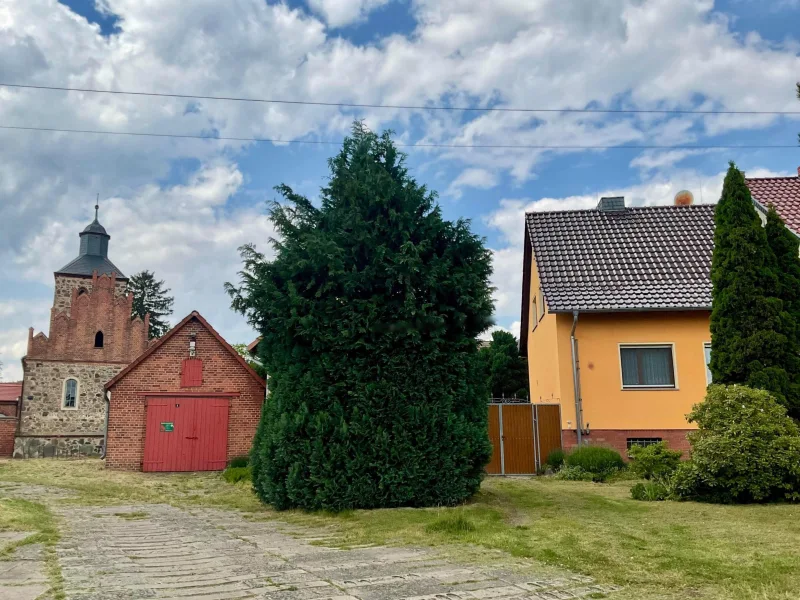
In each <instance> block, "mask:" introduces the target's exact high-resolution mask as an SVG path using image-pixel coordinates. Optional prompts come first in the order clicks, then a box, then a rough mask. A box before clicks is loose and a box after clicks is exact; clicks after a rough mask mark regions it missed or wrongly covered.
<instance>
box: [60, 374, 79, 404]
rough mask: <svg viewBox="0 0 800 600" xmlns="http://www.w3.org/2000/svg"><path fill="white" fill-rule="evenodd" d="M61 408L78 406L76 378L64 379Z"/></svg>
mask: <svg viewBox="0 0 800 600" xmlns="http://www.w3.org/2000/svg"><path fill="white" fill-rule="evenodd" d="M61 408H78V380H77V379H72V378H69V379H67V380H66V381H64V397H63V399H62V401H61Z"/></svg>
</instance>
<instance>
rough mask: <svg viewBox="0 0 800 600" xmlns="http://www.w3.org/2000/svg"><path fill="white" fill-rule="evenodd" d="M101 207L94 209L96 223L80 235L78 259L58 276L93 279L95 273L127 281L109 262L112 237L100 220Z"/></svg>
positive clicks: (96, 206) (90, 224)
mask: <svg viewBox="0 0 800 600" xmlns="http://www.w3.org/2000/svg"><path fill="white" fill-rule="evenodd" d="M99 208H100V207H99V206H98V205H95V207H94V221H92V222H91V223H89V224H88V225H87V226H86V228H85V229H84V230H83V231H82V232H81V233H80V234H78V235H79V237H80V238H81V245H80V249H79V251H78V258H76V259H75V260H73V261H71V262H70V263H69V264H67V265H65V266H63V267H61V268H60V269H59V270H58V271H56V273H55V274H56V275H78V276H83V277H86V276H88V277H91V276H92V275H93V274H94V272H95V271H97V274H98V275H111V273H116V274H117V279H121V280H127V279H128V278H127V277H125V275H123V274H122V271H120V270H119V269H118V268H117V267H116V266H115V265H114V263H112V262H111V261H110V260H108V240H110V239H111V236H110V235H108V233H107V232H106V228H105V227H103V226H102V225H101V224H100V221H99V220H98V212H99Z"/></svg>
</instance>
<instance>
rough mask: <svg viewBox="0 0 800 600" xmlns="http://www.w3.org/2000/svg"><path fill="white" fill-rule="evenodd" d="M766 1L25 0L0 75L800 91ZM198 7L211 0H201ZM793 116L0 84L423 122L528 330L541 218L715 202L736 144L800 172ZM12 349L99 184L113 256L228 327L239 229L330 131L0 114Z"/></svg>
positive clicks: (656, 93) (796, 57)
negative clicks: (528, 282)
mask: <svg viewBox="0 0 800 600" xmlns="http://www.w3.org/2000/svg"><path fill="white" fill-rule="evenodd" d="M764 4H765V3H763V2H756V1H755V0H727V1H718V2H713V1H712V0H598V1H595V2H591V3H589V2H588V1H587V2H586V3H584V2H582V1H581V2H573V3H563V2H558V1H557V0H496V1H495V2H491V3H487V2H481V1H479V0H474V1H473V0H291V1H289V2H286V3H276V2H265V1H263V0H242V1H241V2H239V3H219V2H215V1H212V0H194V1H193V2H192V3H186V2H181V1H180V0H162V1H160V2H141V1H140V0H98V1H95V0H62V1H61V2H57V1H56V0H9V2H8V3H7V6H8V8H7V13H6V15H0V30H1V32H0V33H1V34H0V81H2V82H7V83H8V82H10V83H31V84H35V85H56V86H66V87H86V88H102V89H126V90H137V91H139V90H141V91H157V92H167V93H186V94H192V93H195V94H201V95H231V96H247V97H261V98H286V99H298V100H312V101H332V102H337V101H338V102H355V103H365V104H409V105H451V106H452V105H458V106H465V105H466V106H480V107H487V106H495V107H529V108H530V107H543V108H564V107H571V108H585V107H593V108H611V109H618V108H625V109H658V108H667V109H716V110H720V109H722V110H778V111H792V110H793V111H800V101H797V99H796V98H795V96H794V85H795V82H796V81H797V80H800V54H799V52H800V40H799V39H798V38H797V35H798V33H797V28H796V23H797V22H799V21H800V2H797V1H796V0H782V1H777V2H771V3H769V6H768V7H767V8H765V7H764ZM190 5H191V6H190ZM798 117H799V116H798V115H794V116H784V117H780V116H758V117H756V116H724V117H721V116H714V115H710V116H697V115H694V116H676V115H671V116H667V115H641V114H640V115H635V114H614V115H575V114H564V113H544V114H542V113H539V114H529V113H458V112H433V111H418V110H381V109H366V110H355V109H336V108H325V107H297V106H287V105H263V104H241V103H232V102H219V101H208V100H207V101H203V100H199V101H186V100H165V99H156V98H141V97H124V96H107V95H93V94H80V93H65V92H52V91H33V90H12V89H7V88H6V89H3V88H0V124H3V125H35V126H51V127H64V128H75V129H99V130H110V131H114V130H116V131H139V132H159V133H164V132H167V133H188V134H198V133H201V132H207V131H211V130H214V131H218V132H219V133H220V135H223V136H242V137H253V136H255V137H270V138H283V139H308V140H321V141H332V142H336V141H338V140H341V139H342V137H343V136H344V135H346V133H347V130H348V127H349V123H350V122H351V121H352V120H353V119H354V118H363V119H365V120H366V122H367V124H368V125H369V126H371V127H373V128H375V129H379V130H380V129H385V128H392V129H394V130H395V131H396V133H397V138H398V141H399V142H400V143H403V144H409V145H410V146H411V147H409V148H407V151H408V154H409V165H410V167H411V170H412V173H413V174H414V175H415V176H416V177H417V179H419V180H420V181H422V182H425V183H427V184H428V185H429V186H430V187H431V188H433V189H436V190H437V191H438V192H439V194H440V202H441V205H442V208H443V211H444V214H445V216H446V217H448V218H451V219H455V218H459V217H467V218H470V219H471V220H472V223H473V227H474V229H475V230H476V231H477V232H479V233H480V234H481V235H483V236H485V237H486V240H487V244H488V245H489V247H490V248H492V250H493V251H494V253H495V276H494V281H493V283H494V285H495V286H496V287H497V292H496V322H497V326H498V327H502V328H506V329H509V330H511V331H514V332H515V333H516V332H517V329H518V321H519V298H520V294H519V292H520V289H519V288H520V286H521V255H522V247H521V244H522V239H521V237H522V216H523V214H524V212H525V211H526V210H558V209H569V208H586V207H590V206H593V205H594V204H595V203H596V201H597V199H598V198H599V197H600V196H601V195H604V194H610V193H613V194H623V195H625V196H626V198H627V199H628V202H629V203H630V204H638V205H642V204H663V203H669V202H670V201H671V198H672V197H673V196H674V193H675V192H676V191H678V190H680V189H689V190H692V191H693V192H694V194H695V197H696V199H697V201H703V202H713V201H715V200H716V198H717V196H718V194H719V188H720V182H721V174H722V173H723V172H724V170H725V168H726V165H727V162H728V160H735V161H736V162H737V163H738V164H739V165H740V166H741V167H742V168H743V169H744V170H745V171H747V173H748V175H773V174H794V173H796V172H797V167H798V165H800V150H798V149H797V148H794V147H792V148H788V149H780V150H778V149H772V150H768V149H741V148H740V149H727V150H712V151H684V150H680V151H663V150H661V151H659V150H636V149H630V148H620V147H619V146H624V145H647V144H654V145H679V146H686V145H688V146H692V145H713V144H722V145H796V143H797V132H798V131H800V118H798ZM0 135H2V136H3V138H4V140H3V142H4V143H3V144H0V147H1V149H0V360H2V361H3V362H4V363H5V369H4V371H5V378H6V379H14V378H16V377H18V376H19V375H20V373H21V370H20V368H19V358H20V357H21V356H22V354H24V351H25V340H26V339H27V328H28V327H29V326H34V327H35V328H36V330H37V331H39V330H44V331H45V332H46V331H47V328H48V319H49V307H50V303H51V300H52V293H53V291H52V273H53V271H54V270H56V269H57V268H59V267H61V266H62V265H63V264H65V263H66V262H68V261H69V260H70V259H72V258H73V257H74V255H75V254H76V253H77V249H78V238H77V233H78V231H80V229H82V228H83V226H85V224H86V223H87V222H88V221H89V220H90V218H91V212H92V208H91V207H92V205H93V204H94V197H95V194H96V193H99V194H100V197H101V207H102V208H101V221H102V222H103V223H104V225H105V226H106V227H107V229H108V230H109V233H110V234H111V236H112V239H111V250H110V256H111V259H112V260H113V261H114V262H115V263H116V264H117V265H118V266H119V267H120V268H121V269H122V270H123V271H124V272H125V273H126V274H132V273H134V272H136V271H139V270H142V269H149V270H153V271H155V272H156V274H157V275H158V276H159V277H161V278H164V279H165V280H166V282H167V284H168V286H170V287H171V288H172V289H173V293H174V295H175V297H176V311H175V314H174V315H173V321H177V320H179V319H180V318H182V317H183V316H184V315H185V314H186V313H188V312H189V311H190V310H193V309H198V310H200V311H201V312H202V313H203V314H204V315H205V316H206V317H207V318H208V319H209V320H210V321H211V322H212V324H214V325H215V327H217V329H218V330H220V331H221V332H222V333H223V335H225V336H226V338H227V339H228V340H229V341H231V342H246V341H249V339H250V338H251V337H252V336H253V335H254V333H253V332H252V330H251V329H250V328H249V327H248V326H247V324H246V323H245V322H244V321H243V319H242V318H241V317H240V316H238V315H236V314H234V313H232V312H231V311H230V309H229V303H228V299H227V297H226V296H225V294H224V292H223V291H222V283H223V282H225V281H228V280H231V279H235V277H236V270H237V268H238V265H239V261H238V257H237V253H236V248H237V247H238V246H239V245H241V244H242V243H245V242H255V243H256V244H257V245H258V246H260V247H262V248H264V249H266V248H267V246H266V242H267V240H268V238H269V237H270V235H272V228H271V226H270V224H269V222H268V220H267V219H266V216H265V213H264V203H265V202H266V201H267V200H271V199H274V198H275V193H274V192H273V187H274V186H275V185H277V184H279V183H287V184H289V185H291V186H292V187H294V188H295V189H296V191H299V192H301V193H304V194H306V195H308V196H309V197H310V198H314V197H315V196H316V194H317V193H318V190H319V187H320V186H321V185H322V184H324V181H325V177H326V175H327V165H326V159H327V158H328V157H329V156H330V155H331V154H333V153H335V152H336V150H337V146H336V145H335V144H332V145H273V144H246V143H233V142H230V143H223V142H205V141H191V140H183V141H180V140H164V139H153V138H112V137H106V136H94V135H88V134H81V135H79V134H56V133H41V132H20V131H2V132H0ZM419 143H455V144H479V145H497V144H511V145H538V144H543V145H603V146H611V147H612V148H610V149H606V150H585V151H539V150H500V149H498V150H487V149H451V150H446V149H430V148H428V149H422V148H414V147H413V145H414V144H419Z"/></svg>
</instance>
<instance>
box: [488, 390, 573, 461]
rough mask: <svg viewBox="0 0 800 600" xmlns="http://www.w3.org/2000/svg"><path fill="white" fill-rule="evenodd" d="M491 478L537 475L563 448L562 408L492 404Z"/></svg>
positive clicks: (490, 407)
mask: <svg viewBox="0 0 800 600" xmlns="http://www.w3.org/2000/svg"><path fill="white" fill-rule="evenodd" d="M489 439H490V440H491V442H492V458H491V460H490V461H489V464H488V465H486V472H487V473H489V474H490V475H534V474H536V472H537V471H538V470H539V469H540V468H541V466H542V463H543V462H544V460H545V459H546V458H547V455H548V454H550V452H552V451H553V450H554V449H556V448H561V405H560V404H531V403H528V402H526V403H524V404H523V403H499V402H498V403H495V402H493V403H491V404H489Z"/></svg>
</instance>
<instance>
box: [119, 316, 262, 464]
mask: <svg viewBox="0 0 800 600" xmlns="http://www.w3.org/2000/svg"><path fill="white" fill-rule="evenodd" d="M105 387H106V390H107V393H108V394H109V405H108V406H109V408H108V438H107V452H106V465H107V466H108V467H110V468H112V469H125V470H131V471H138V470H144V471H212V470H221V469H224V468H225V465H226V463H227V461H228V460H230V459H231V458H233V457H235V456H242V455H244V454H247V453H248V452H249V451H250V445H251V443H252V441H253V436H254V435H255V432H256V427H257V426H258V420H259V418H260V416H261V407H262V405H263V403H264V395H265V390H266V386H265V383H264V380H263V379H261V378H260V377H259V376H258V375H257V374H256V372H255V371H253V369H252V368H250V366H249V365H248V364H247V363H246V362H245V360H244V359H243V358H242V357H241V356H239V354H238V353H237V352H236V350H234V349H233V348H232V347H231V346H230V344H228V343H227V342H226V341H225V340H224V339H222V337H221V336H220V335H219V334H218V333H217V332H216V331H214V328H213V327H211V325H209V324H208V322H207V321H206V320H205V319H204V318H203V317H202V316H201V315H200V314H199V313H198V312H196V311H195V312H192V313H191V314H190V315H189V316H187V317H186V318H185V319H183V321H181V322H180V323H178V325H176V326H175V327H174V328H173V329H171V330H170V331H169V333H167V334H166V335H165V336H164V337H162V338H161V339H159V340H158V341H157V342H155V343H154V344H153V345H152V346H151V347H150V348H149V349H148V350H147V351H145V352H144V353H143V354H142V355H141V356H139V358H137V359H136V360H135V361H134V362H133V363H131V364H130V365H128V367H127V368H125V369H124V370H123V371H121V372H120V373H119V374H118V375H117V376H116V377H114V379H112V380H111V381H109V382H108V384H106V386H105Z"/></svg>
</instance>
